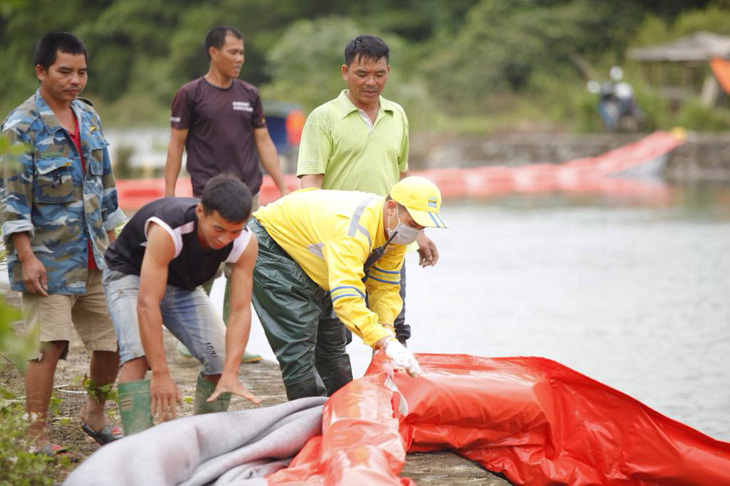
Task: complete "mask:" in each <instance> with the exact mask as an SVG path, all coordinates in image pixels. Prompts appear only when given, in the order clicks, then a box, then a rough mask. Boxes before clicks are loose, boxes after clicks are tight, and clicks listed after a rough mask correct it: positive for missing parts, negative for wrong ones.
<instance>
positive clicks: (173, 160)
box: [165, 26, 288, 206]
mask: <svg viewBox="0 0 730 486" xmlns="http://www.w3.org/2000/svg"><path fill="white" fill-rule="evenodd" d="M205 50H206V55H207V56H208V59H210V67H209V69H208V73H207V74H206V75H205V76H203V77H201V78H199V79H196V80H195V81H191V82H189V83H187V84H185V85H183V86H182V87H181V88H180V90H178V92H177V93H176V94H175V98H174V99H173V101H172V115H171V117H170V126H171V130H170V144H169V146H168V149H167V160H166V162H165V195H166V196H174V195H175V184H176V182H177V178H178V175H179V174H180V167H181V164H182V153H183V148H184V149H185V150H186V151H187V155H188V157H187V169H188V172H189V173H190V177H191V179H192V183H193V195H194V196H196V197H200V194H201V192H202V190H203V187H204V186H205V183H206V182H207V181H208V179H210V178H211V177H213V176H214V175H216V174H222V173H231V174H234V175H236V176H237V177H238V178H240V179H241V181H243V182H244V183H245V184H246V185H247V186H248V188H249V189H250V190H251V193H252V194H253V195H254V206H257V195H258V192H259V188H260V186H261V177H262V176H261V170H260V169H259V164H258V162H259V159H260V160H261V164H262V165H263V166H264V169H266V171H267V172H268V173H269V175H271V177H272V178H273V179H274V183H275V184H276V186H277V187H278V188H279V190H280V191H281V192H282V194H284V193H286V192H288V191H287V189H286V185H285V183H284V176H283V174H282V171H281V168H280V167H279V159H278V155H277V153H276V147H275V145H274V142H273V141H272V140H271V137H270V136H269V130H268V128H266V121H265V119H264V112H263V109H262V107H261V99H260V98H259V93H258V90H257V89H256V87H255V86H254V85H252V84H250V83H247V82H245V81H242V80H240V79H238V75H239V73H240V71H241V68H242V67H243V63H244V55H243V53H244V45H243V38H242V36H241V34H240V32H238V31H237V30H236V29H233V28H231V27H225V26H218V27H214V28H213V29H211V30H210V31H209V32H208V33H207V35H206V36H205ZM257 155H258V156H257Z"/></svg>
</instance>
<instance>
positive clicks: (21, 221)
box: [0, 118, 35, 246]
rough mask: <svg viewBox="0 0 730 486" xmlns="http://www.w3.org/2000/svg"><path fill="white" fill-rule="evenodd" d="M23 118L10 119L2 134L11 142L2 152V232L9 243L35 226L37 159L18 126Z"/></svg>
mask: <svg viewBox="0 0 730 486" xmlns="http://www.w3.org/2000/svg"><path fill="white" fill-rule="evenodd" d="M20 121H22V120H17V119H13V118H11V119H9V120H7V121H6V122H5V124H4V125H3V130H2V134H3V136H4V137H6V138H7V140H8V141H9V142H10V147H9V149H8V150H7V151H5V153H3V154H0V157H1V159H0V160H1V161H2V167H0V210H1V211H2V213H1V214H2V216H1V218H2V219H1V221H2V234H3V239H4V241H5V244H6V246H7V245H8V243H9V240H10V235H11V234H13V233H23V232H28V233H30V237H31V238H32V237H33V235H34V233H35V228H34V227H33V223H32V221H31V208H32V206H33V158H32V153H31V152H29V149H28V148H27V147H28V146H29V145H30V143H29V142H30V141H29V140H27V137H26V136H25V134H23V133H20V132H18V131H16V130H15V129H14V127H15V126H16V124H17V123H18V122H20Z"/></svg>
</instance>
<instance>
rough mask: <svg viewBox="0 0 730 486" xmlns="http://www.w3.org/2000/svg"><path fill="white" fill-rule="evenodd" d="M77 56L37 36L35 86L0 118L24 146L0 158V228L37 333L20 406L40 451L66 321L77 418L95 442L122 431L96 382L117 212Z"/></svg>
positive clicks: (61, 36)
mask: <svg viewBox="0 0 730 486" xmlns="http://www.w3.org/2000/svg"><path fill="white" fill-rule="evenodd" d="M86 58H87V53H86V47H85V46H84V44H83V43H82V42H81V40H80V39H78V38H77V37H75V36H73V35H72V34H69V33H65V32H63V33H51V34H48V35H46V36H45V37H43V39H41V41H40V42H39V43H38V45H37V46H36V52H35V64H36V67H35V71H36V76H37V77H38V80H39V82H40V86H39V89H38V91H36V93H35V94H34V95H33V96H31V97H30V98H29V99H28V100H27V101H25V102H24V103H23V104H22V105H20V106H19V107H17V108H16V109H15V110H13V111H12V112H11V113H10V114H9V115H8V117H7V118H6V119H5V121H4V123H3V125H2V132H3V134H4V135H5V136H6V137H8V138H9V139H10V141H11V142H12V143H13V144H14V145H18V146H21V147H24V148H23V149H22V150H20V151H13V152H12V154H14V155H12V154H9V155H6V156H5V158H4V160H3V164H2V171H1V172H0V177H2V184H0V188H1V189H0V191H2V192H1V193H0V195H1V196H2V197H1V198H0V201H1V203H2V233H3V239H4V241H5V244H6V245H7V248H8V250H9V252H8V269H9V275H10V283H11V286H12V288H13V290H17V291H20V292H22V293H23V316H24V320H25V324H26V327H27V328H28V330H29V331H30V332H34V333H37V336H38V338H39V339H38V352H37V354H35V356H33V357H32V358H33V359H31V361H30V362H29V365H28V373H27V378H26V407H27V410H28V412H29V413H31V412H32V413H35V414H36V417H37V420H36V421H35V422H34V423H33V425H32V426H31V430H30V433H31V435H32V438H33V439H34V440H35V444H36V449H38V450H40V451H42V452H46V453H49V454H50V453H56V452H58V450H59V449H60V447H59V446H56V445H54V444H51V443H50V442H49V441H48V439H47V437H46V433H45V415H46V412H47V409H48V404H49V401H50V396H51V391H52V387H53V375H54V373H55V368H56V364H57V362H58V360H59V359H63V358H65V356H66V353H67V351H68V342H69V340H70V337H71V327H74V326H75V327H76V330H77V332H78V334H79V336H80V337H81V339H82V340H83V341H84V344H85V346H86V348H87V349H88V350H89V351H91V352H92V358H91V365H90V378H91V380H90V381H91V383H90V385H91V386H90V396H89V398H88V400H87V403H86V405H85V406H84V407H83V408H82V410H81V419H82V427H83V429H84V431H85V432H86V433H87V434H89V435H90V436H92V437H93V438H94V439H95V440H96V441H97V442H99V443H101V444H104V443H106V442H109V441H110V440H114V439H116V438H119V437H121V435H120V433H119V430H118V429H117V428H116V427H114V426H112V425H110V424H109V423H108V421H107V419H106V417H105V415H104V400H105V398H106V393H104V391H107V390H108V388H109V386H106V385H111V384H113V383H114V380H115V379H116V374H117V368H118V363H119V355H118V348H117V343H116V337H115V335H114V329H113V327H112V324H111V321H110V319H109V314H108V311H107V308H106V302H105V297H104V292H103V288H102V285H101V270H100V269H102V268H103V265H104V252H105V251H106V249H107V246H108V245H109V242H110V238H113V235H114V233H113V230H114V228H115V227H116V226H118V225H119V224H121V223H122V222H123V221H124V219H125V217H124V213H122V211H121V210H120V209H119V207H118V204H117V195H116V189H115V185H114V178H113V176H112V171H111V163H110V160H109V152H108V150H107V145H108V143H107V142H106V140H105V139H104V135H103V134H102V131H101V122H100V120H99V116H98V115H97V114H96V112H95V111H94V109H93V108H92V107H91V105H90V104H89V103H87V102H85V101H82V100H79V99H78V98H77V96H78V94H79V93H81V91H82V90H83V88H84V86H85V85H86V80H87V67H86ZM102 390H103V391H102Z"/></svg>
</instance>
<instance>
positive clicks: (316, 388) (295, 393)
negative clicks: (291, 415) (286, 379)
mask: <svg viewBox="0 0 730 486" xmlns="http://www.w3.org/2000/svg"><path fill="white" fill-rule="evenodd" d="M284 386H286V398H288V399H289V400H296V399H297V398H304V397H326V396H327V389H326V388H325V387H324V384H323V383H322V379H321V378H320V377H319V375H317V376H315V377H314V378H309V379H306V380H304V381H300V382H299V383H294V384H291V383H284Z"/></svg>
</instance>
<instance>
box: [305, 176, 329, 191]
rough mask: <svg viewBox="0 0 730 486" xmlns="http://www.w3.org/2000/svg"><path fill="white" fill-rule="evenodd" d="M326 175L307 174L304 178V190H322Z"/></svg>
mask: <svg viewBox="0 0 730 486" xmlns="http://www.w3.org/2000/svg"><path fill="white" fill-rule="evenodd" d="M322 181H324V174H306V175H303V176H302V189H304V188H306V187H317V188H319V189H322Z"/></svg>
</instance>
